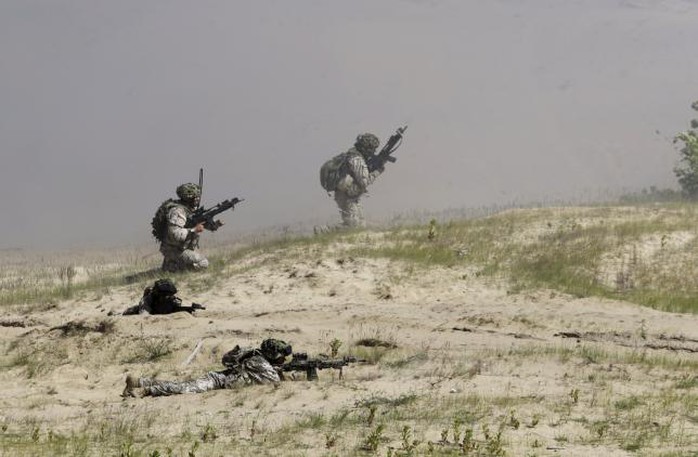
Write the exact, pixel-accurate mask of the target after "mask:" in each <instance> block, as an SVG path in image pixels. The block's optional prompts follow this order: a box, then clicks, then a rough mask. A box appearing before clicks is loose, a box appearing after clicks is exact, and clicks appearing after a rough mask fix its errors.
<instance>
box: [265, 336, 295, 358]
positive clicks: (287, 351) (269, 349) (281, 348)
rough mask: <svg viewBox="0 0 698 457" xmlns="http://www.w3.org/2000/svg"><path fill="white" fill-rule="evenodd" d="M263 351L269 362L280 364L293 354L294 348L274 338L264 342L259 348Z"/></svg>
mask: <svg viewBox="0 0 698 457" xmlns="http://www.w3.org/2000/svg"><path fill="white" fill-rule="evenodd" d="M259 349H260V350H261V351H262V355H263V356H264V358H265V359H267V360H268V361H269V362H272V363H273V362H280V361H282V360H283V359H284V358H285V357H286V356H288V355H291V353H293V348H292V347H291V345H290V344H288V343H287V342H285V341H283V340H277V339H274V338H268V339H266V340H264V341H262V345H261V346H260V348H259Z"/></svg>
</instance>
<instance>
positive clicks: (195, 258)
mask: <svg viewBox="0 0 698 457" xmlns="http://www.w3.org/2000/svg"><path fill="white" fill-rule="evenodd" d="M179 262H180V266H181V269H187V270H204V269H206V268H208V259H207V258H206V257H204V256H203V255H202V254H201V253H200V252H198V251H194V250H192V249H185V250H184V252H182V255H180V256H179Z"/></svg>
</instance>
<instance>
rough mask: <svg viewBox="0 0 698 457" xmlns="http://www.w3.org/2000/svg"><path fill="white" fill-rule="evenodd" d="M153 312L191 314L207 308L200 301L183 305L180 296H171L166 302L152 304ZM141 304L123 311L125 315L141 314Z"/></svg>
mask: <svg viewBox="0 0 698 457" xmlns="http://www.w3.org/2000/svg"><path fill="white" fill-rule="evenodd" d="M151 306H152V308H151V314H172V313H180V312H185V313H189V314H192V315H193V314H194V311H196V310H198V309H206V307H205V306H203V305H200V304H198V303H192V304H191V306H182V300H180V299H179V297H174V298H170V299H168V300H165V301H164V302H156V303H154V304H152V305H151ZM140 311H141V307H140V305H135V306H131V307H130V308H128V309H127V310H126V311H124V312H123V313H122V315H124V316H129V315H131V316H132V315H137V314H140Z"/></svg>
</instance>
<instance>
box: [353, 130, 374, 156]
mask: <svg viewBox="0 0 698 457" xmlns="http://www.w3.org/2000/svg"><path fill="white" fill-rule="evenodd" d="M379 144H380V141H379V140H378V137H377V136H376V135H374V134H373V133H362V134H361V135H359V136H357V137H356V142H355V143H354V147H355V148H356V150H357V151H359V152H360V153H362V154H373V153H374V152H376V149H378V145H379Z"/></svg>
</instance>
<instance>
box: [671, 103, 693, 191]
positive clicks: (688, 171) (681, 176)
mask: <svg viewBox="0 0 698 457" xmlns="http://www.w3.org/2000/svg"><path fill="white" fill-rule="evenodd" d="M691 108H693V110H695V111H698V101H696V102H693V104H692V105H691ZM678 142H681V143H683V147H682V148H681V149H680V150H679V153H680V154H681V159H680V165H679V166H677V167H676V168H674V174H675V175H676V177H677V178H678V180H679V184H680V185H681V190H683V193H684V195H686V196H687V197H689V198H696V197H698V119H692V120H691V128H690V129H688V130H686V131H684V132H680V133H679V134H677V135H676V137H675V138H674V143H678Z"/></svg>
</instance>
